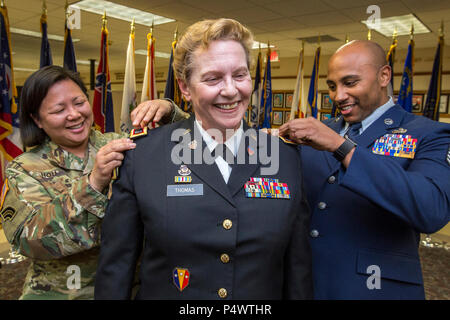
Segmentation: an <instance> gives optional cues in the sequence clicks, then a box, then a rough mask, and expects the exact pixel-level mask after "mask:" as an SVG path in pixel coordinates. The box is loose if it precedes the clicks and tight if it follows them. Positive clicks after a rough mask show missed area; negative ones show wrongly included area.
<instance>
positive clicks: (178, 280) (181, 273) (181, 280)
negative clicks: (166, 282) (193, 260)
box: [173, 268, 190, 292]
mask: <svg viewBox="0 0 450 320" xmlns="http://www.w3.org/2000/svg"><path fill="white" fill-rule="evenodd" d="M189 278H190V274H189V270H188V269H182V268H175V269H173V283H174V284H175V287H177V289H178V290H180V292H181V291H183V290H184V289H186V287H187V286H188V284H189Z"/></svg>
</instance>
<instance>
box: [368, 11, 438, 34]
mask: <svg viewBox="0 0 450 320" xmlns="http://www.w3.org/2000/svg"><path fill="white" fill-rule="evenodd" d="M361 22H362V23H364V24H365V25H366V26H367V27H368V28H369V29H373V30H375V31H378V32H379V33H381V34H382V35H384V36H385V37H388V38H389V37H392V35H393V34H394V32H397V36H404V35H409V34H410V32H411V26H414V34H420V33H428V32H431V31H430V29H428V27H427V26H426V25H424V24H423V23H422V21H420V20H419V19H418V18H417V17H416V16H415V15H414V14H407V15H404V16H395V17H388V18H381V19H380V20H379V22H380V23H373V21H369V20H363V21H361Z"/></svg>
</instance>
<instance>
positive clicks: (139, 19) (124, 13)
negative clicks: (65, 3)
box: [72, 0, 175, 26]
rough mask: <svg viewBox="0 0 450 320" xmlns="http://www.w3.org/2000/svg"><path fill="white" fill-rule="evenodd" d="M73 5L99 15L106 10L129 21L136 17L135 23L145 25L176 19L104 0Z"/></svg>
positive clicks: (86, 0)
mask: <svg viewBox="0 0 450 320" xmlns="http://www.w3.org/2000/svg"><path fill="white" fill-rule="evenodd" d="M72 6H74V7H77V8H79V9H81V10H84V11H88V12H92V13H96V14H99V15H103V14H104V13H105V11H106V16H107V17H112V18H116V19H120V20H125V21H129V22H131V21H133V18H134V22H135V23H138V24H143V25H145V26H151V25H152V23H154V25H158V24H163V23H169V22H173V21H175V20H173V19H170V18H166V17H162V16H158V15H156V14H153V13H150V12H145V11H142V10H138V9H134V8H130V7H126V6H123V5H120V4H117V3H114V2H110V1H104V0H82V1H80V2H76V3H73V4H72Z"/></svg>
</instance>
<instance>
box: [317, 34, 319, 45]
mask: <svg viewBox="0 0 450 320" xmlns="http://www.w3.org/2000/svg"><path fill="white" fill-rule="evenodd" d="M317 45H318V46H319V47H320V33H319V37H318V38H317Z"/></svg>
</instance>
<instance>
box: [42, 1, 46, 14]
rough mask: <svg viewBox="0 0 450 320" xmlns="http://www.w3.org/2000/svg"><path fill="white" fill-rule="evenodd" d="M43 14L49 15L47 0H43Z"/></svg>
mask: <svg viewBox="0 0 450 320" xmlns="http://www.w3.org/2000/svg"><path fill="white" fill-rule="evenodd" d="M42 14H43V15H45V16H46V15H47V2H46V1H45V0H44V1H42Z"/></svg>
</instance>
